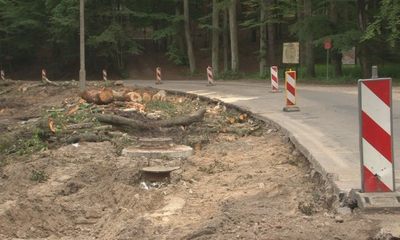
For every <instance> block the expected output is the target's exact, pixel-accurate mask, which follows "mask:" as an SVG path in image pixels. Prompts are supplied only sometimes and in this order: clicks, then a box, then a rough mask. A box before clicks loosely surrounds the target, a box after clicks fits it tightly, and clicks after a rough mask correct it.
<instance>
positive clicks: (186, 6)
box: [183, 0, 196, 74]
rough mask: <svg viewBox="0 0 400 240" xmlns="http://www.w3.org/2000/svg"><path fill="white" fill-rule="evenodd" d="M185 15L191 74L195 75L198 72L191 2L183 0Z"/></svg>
mask: <svg viewBox="0 0 400 240" xmlns="http://www.w3.org/2000/svg"><path fill="white" fill-rule="evenodd" d="M183 15H184V19H185V20H184V21H185V34H186V44H187V53H188V59H189V67H190V73H191V74H194V72H195V71H196V59H195V58H194V52H193V45H192V37H191V35H190V18H189V0H183Z"/></svg>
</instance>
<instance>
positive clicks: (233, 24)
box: [229, 0, 239, 72]
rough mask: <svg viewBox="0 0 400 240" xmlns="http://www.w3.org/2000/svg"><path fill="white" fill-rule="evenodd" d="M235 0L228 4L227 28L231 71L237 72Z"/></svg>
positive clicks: (237, 47) (237, 49) (237, 51)
mask: <svg viewBox="0 0 400 240" xmlns="http://www.w3.org/2000/svg"><path fill="white" fill-rule="evenodd" d="M236 2H237V0H231V1H230V6H229V28H230V31H231V60H232V62H231V67H232V71H234V72H239V46H238V36H237V22H236Z"/></svg>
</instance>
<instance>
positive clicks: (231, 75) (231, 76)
mask: <svg viewBox="0 0 400 240" xmlns="http://www.w3.org/2000/svg"><path fill="white" fill-rule="evenodd" d="M241 78H243V74H242V73H240V72H236V71H232V70H229V71H222V72H220V73H219V74H218V79H219V80H222V79H223V80H235V79H241Z"/></svg>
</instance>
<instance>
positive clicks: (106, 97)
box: [99, 88, 114, 104]
mask: <svg viewBox="0 0 400 240" xmlns="http://www.w3.org/2000/svg"><path fill="white" fill-rule="evenodd" d="M99 100H100V103H102V104H108V103H110V102H112V101H113V100H114V92H113V91H112V90H111V89H109V88H103V89H101V90H100V92H99Z"/></svg>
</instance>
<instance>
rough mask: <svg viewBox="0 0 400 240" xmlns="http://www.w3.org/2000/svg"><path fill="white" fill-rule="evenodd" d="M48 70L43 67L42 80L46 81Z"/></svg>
mask: <svg viewBox="0 0 400 240" xmlns="http://www.w3.org/2000/svg"><path fill="white" fill-rule="evenodd" d="M46 79H47V77H46V70H44V69H42V81H46Z"/></svg>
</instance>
